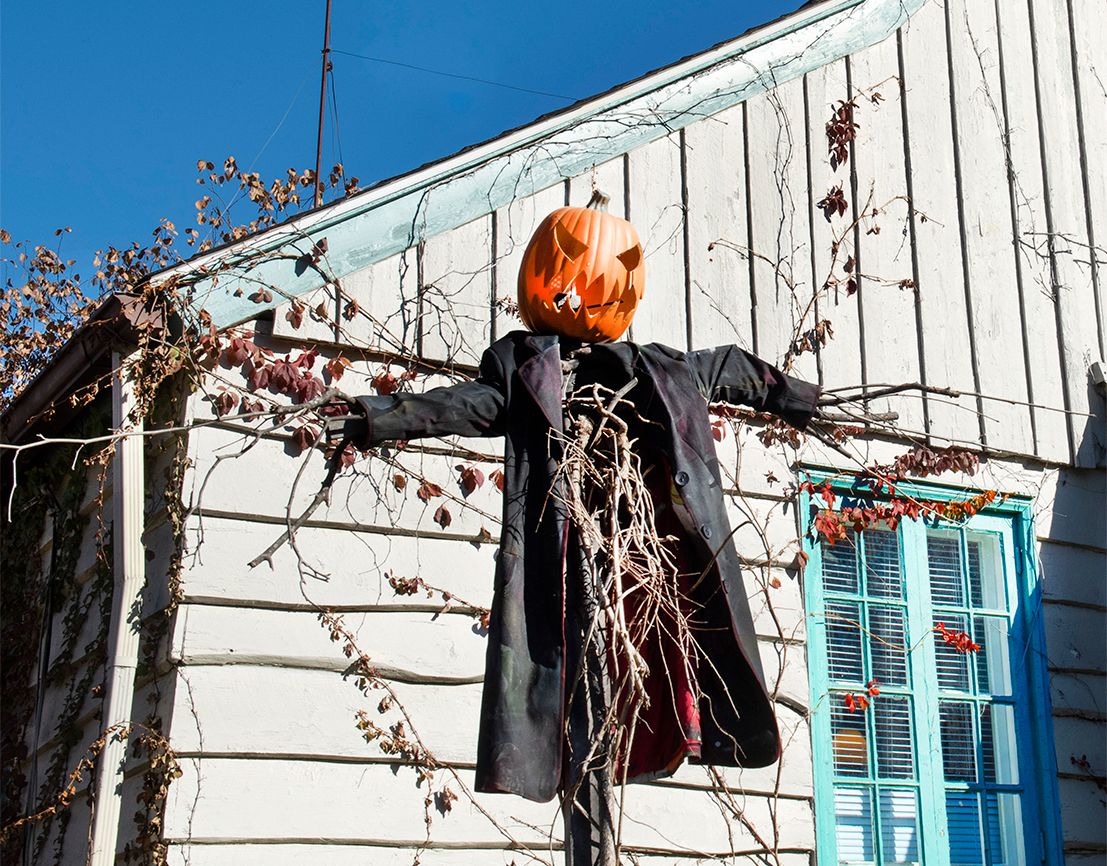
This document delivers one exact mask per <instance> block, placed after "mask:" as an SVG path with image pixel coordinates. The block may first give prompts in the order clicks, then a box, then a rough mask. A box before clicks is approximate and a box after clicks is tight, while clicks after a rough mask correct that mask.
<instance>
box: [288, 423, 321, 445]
mask: <svg viewBox="0 0 1107 866" xmlns="http://www.w3.org/2000/svg"><path fill="white" fill-rule="evenodd" d="M318 438H319V431H318V430H316V429H315V428H314V427H312V426H311V425H309V424H305V425H304V426H302V427H297V428H296V430H295V431H293V433H292V442H293V443H294V444H295V445H296V446H297V447H298V448H299V450H300V451H304V450H305V449H307V448H310V447H311V446H312V445H314V444H315V440H316V439H318Z"/></svg>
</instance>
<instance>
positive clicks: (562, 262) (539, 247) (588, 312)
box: [519, 191, 646, 343]
mask: <svg viewBox="0 0 1107 866" xmlns="http://www.w3.org/2000/svg"><path fill="white" fill-rule="evenodd" d="M607 202H608V198H607V196H605V195H604V194H603V193H601V192H599V191H596V192H594V193H593V194H592V200H591V201H589V202H588V206H587V207H563V208H559V209H558V210H555V211H554V212H553V213H551V214H550V215H549V216H548V217H546V218H545V219H544V220H542V224H541V225H539V226H538V228H537V230H536V231H535V232H534V236H533V237H532V238H531V239H530V244H529V245H528V246H527V251H526V252H525V253H524V254H523V264H522V266H521V267H520V268H519V315H520V317H521V318H522V320H523V324H525V325H526V326H527V327H528V328H530V329H531V330H532V331H536V332H537V333H540V334H559V335H561V336H563V337H571V338H575V339H578V340H583V341H585V342H590V343H604V342H610V341H613V340H618V339H619V337H621V336H622V335H623V332H624V331H625V330H626V329H627V327H628V326H629V325H630V320H631V319H632V318H634V310H635V308H636V307H637V306H638V301H639V300H641V298H642V295H643V293H644V291H645V288H646V264H645V259H644V257H643V255H642V244H641V242H640V241H639V240H638V232H637V231H635V229H634V226H632V225H631V224H630V223H629V222H627V221H626V220H625V219H622V218H620V217H617V216H613V215H612V214H609V213H607V210H606V208H607Z"/></svg>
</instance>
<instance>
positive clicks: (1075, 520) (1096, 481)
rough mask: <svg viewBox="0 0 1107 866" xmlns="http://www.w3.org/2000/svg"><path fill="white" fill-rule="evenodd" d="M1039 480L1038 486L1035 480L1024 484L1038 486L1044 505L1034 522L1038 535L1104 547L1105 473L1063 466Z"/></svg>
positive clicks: (1106, 540) (1106, 527) (1106, 547)
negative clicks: (1042, 512)
mask: <svg viewBox="0 0 1107 866" xmlns="http://www.w3.org/2000/svg"><path fill="white" fill-rule="evenodd" d="M1039 484H1040V489H1039V485H1038V484H1036V485H1034V486H1033V487H1031V486H1030V484H1028V485H1027V486H1026V488H1024V489H1032V490H1034V489H1038V490H1039V492H1038V494H1037V497H1038V499H1039V501H1041V502H1042V503H1043V505H1044V508H1045V513H1044V514H1043V515H1042V517H1041V518H1040V519H1039V521H1038V525H1037V531H1038V537H1039V538H1042V539H1048V540H1050V541H1055V542H1059V543H1068V544H1076V545H1082V546H1085V547H1091V548H1094V549H1096V550H1099V551H1104V550H1107V524H1105V523H1104V520H1103V503H1104V501H1107V476H1105V474H1104V473H1103V472H1102V471H1101V470H1099V471H1097V470H1091V471H1081V470H1074V469H1065V470H1061V471H1060V472H1058V473H1048V474H1046V475H1044V476H1043V477H1042V480H1041V482H1039Z"/></svg>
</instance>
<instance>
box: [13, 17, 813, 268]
mask: <svg viewBox="0 0 1107 866" xmlns="http://www.w3.org/2000/svg"><path fill="white" fill-rule="evenodd" d="M332 2H333V10H332V24H331V28H332V29H331V47H332V48H333V49H336V50H339V51H347V52H351V53H354V54H362V55H368V56H372V57H377V58H383V59H387V60H392V61H398V62H401V63H408V64H413V65H417V66H424V67H429V68H432V69H436V70H443V71H447V72H453V73H457V74H461V75H468V76H472V77H476V78H484V79H490V80H495V81H500V82H505V83H509V84H513V85H515V86H518V87H523V88H529V89H532V90H538V91H546V92H548V93H554V94H562V95H564V96H568V97H576V98H580V97H587V96H590V95H593V94H595V93H599V92H601V91H603V90H606V89H608V88H609V87H612V86H614V85H616V84H619V83H621V82H624V81H628V80H630V79H632V78H635V77H637V76H639V75H641V74H642V73H644V72H647V71H649V70H651V69H655V68H657V67H659V66H664V65H666V64H668V63H671V62H673V61H675V60H678V59H680V58H681V57H684V56H687V55H689V54H694V53H696V52H699V51H702V50H704V49H706V48H708V47H710V46H711V45H714V44H715V43H718V42H721V41H723V40H726V39H730V38H732V37H734V36H737V35H738V34H740V33H742V32H743V31H745V30H747V29H749V28H750V27H754V26H757V25H759V24H762V23H764V22H767V21H770V20H772V19H774V18H776V17H779V16H780V15H782V14H785V13H787V12H790V11H792V10H794V9H796V8H798V6H800V5H802V0H754V2H745V3H742V2H733V0H732V2H721V0H720V2H715V0H705V2H698V3H691V4H685V5H683V6H677V4H673V3H660V2H655V0H643V2H623V0H611V2H606V3H598V2H595V0H593V2H580V0H561V2H557V3H550V4H538V3H504V2H493V0H469V2H465V3H442V2H438V3H429V2H426V0H422V2H411V0H393V2H391V3H372V4H370V3H364V2H362V3H357V2H353V0H332ZM324 8H325V0H313V2H303V0H300V2H292V0H270V2H265V3H260V2H244V3H227V2H223V3H215V2H210V0H206V2H205V0H197V2H191V3H162V4H151V3H137V2H128V0H117V2H110V3H90V2H87V0H86V2H75V0H38V2H32V3H28V2H24V3H19V2H8V3H5V4H4V5H3V10H2V12H0V225H2V226H3V227H4V228H6V229H7V230H8V231H10V232H11V233H12V235H13V236H14V237H15V238H16V239H24V238H25V239H29V240H32V241H35V242H38V241H43V242H46V241H49V242H51V243H53V231H54V229H55V228H58V227H60V226H71V227H72V228H73V234H72V235H70V236H67V237H66V238H65V245H66V246H65V248H64V252H65V253H66V255H67V256H68V257H72V258H76V259H77V260H78V262H79V264H80V265H81V267H82V269H83V268H86V267H87V264H86V263H87V262H88V261H89V260H90V259H91V255H92V252H93V251H94V250H95V249H97V248H99V247H102V246H104V245H107V244H109V243H111V244H115V245H117V246H118V245H121V244H125V243H129V242H130V241H131V240H138V241H139V242H141V243H145V242H146V241H147V240H148V238H149V233H150V231H151V230H152V229H153V227H154V226H155V225H156V224H157V222H158V220H159V219H161V218H162V217H168V218H170V219H172V220H174V221H175V222H176V223H177V225H178V228H184V227H185V226H188V225H193V224H194V221H193V214H194V209H193V204H192V203H193V202H194V201H195V199H196V198H197V197H198V196H199V194H200V188H199V187H197V186H196V184H195V176H196V170H195V168H196V161H197V160H198V159H210V160H212V161H213V162H215V163H217V164H218V163H220V162H221V161H222V160H223V158H224V157H226V156H228V155H230V154H233V155H234V156H235V157H236V158H237V159H238V162H239V165H240V166H242V167H243V168H248V167H250V166H251V165H252V166H253V168H254V170H256V171H259V172H261V174H262V177H263V178H271V177H273V176H275V175H277V174H283V172H284V170H285V169H286V168H290V167H295V168H299V169H303V168H307V167H310V166H312V165H314V162H315V136H316V123H317V113H318V101H319V78H320V54H319V52H320V49H321V47H322V37H323V13H324ZM674 10H676V11H674ZM333 60H334V88H335V96H336V97H337V107H338V112H337V117H338V123H337V127H336V126H335V124H334V113H333V112H332V110H331V104H330V100H329V99H328V106H327V111H328V118H329V119H328V123H327V133H326V138H325V145H324V156H323V164H324V167H325V168H326V167H329V166H330V165H331V164H333V163H334V162H336V161H338V160H339V157H340V156H341V160H342V162H343V163H344V164H345V166H346V168H347V171H348V172H349V173H352V174H356V175H357V176H358V177H359V178H360V179H361V185H362V186H366V185H368V184H369V183H371V182H372V181H374V180H379V179H381V178H385V177H390V176H392V175H395V174H399V173H401V172H404V171H407V170H409V169H411V168H414V167H416V166H418V165H420V164H422V163H424V162H427V161H430V160H433V159H437V158H439V157H442V156H446V155H448V154H450V153H452V152H454V151H456V150H458V149H459V148H462V147H465V146H466V145H469V144H473V143H475V142H477V141H481V140H483V139H486V138H489V137H492V136H494V135H496V134H498V133H500V132H502V131H503V130H506V129H510V128H512V127H515V126H518V125H520V124H524V123H526V122H528V121H530V120H532V119H534V118H535V117H537V116H539V115H541V114H543V113H545V112H548V111H552V110H555V109H557V108H559V107H561V106H564V105H567V104H568V100H565V99H559V98H556V97H552V96H542V95H537V94H533V93H522V92H518V91H514V90H509V89H505V88H501V87H493V86H488V85H484V84H478V83H475V82H469V81H462V80H457V79H452V78H446V77H441V76H437V75H432V74H428V73H425V72H419V71H415V70H412V69H407V68H402V67H399V66H393V65H387V64H383V63H377V62H370V61H366V60H362V59H358V58H354V57H350V56H346V55H343V54H336V55H335V56H334V58H333ZM282 118H284V120H283V123H282V122H281V121H282Z"/></svg>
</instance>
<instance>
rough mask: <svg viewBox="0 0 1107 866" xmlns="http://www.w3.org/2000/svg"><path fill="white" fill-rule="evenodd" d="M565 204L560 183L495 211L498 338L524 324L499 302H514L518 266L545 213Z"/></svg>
mask: <svg viewBox="0 0 1107 866" xmlns="http://www.w3.org/2000/svg"><path fill="white" fill-rule="evenodd" d="M564 205H565V184H564V183H559V184H555V185H554V186H551V187H547V188H546V189H544V190H539V191H537V192H535V193H533V194H531V195H525V194H524V195H520V197H519V198H517V199H515V200H514V201H513V202H512V203H511V204H509V205H508V206H507V207H502V208H500V209H499V210H498V211H496V215H495V220H496V243H495V248H494V250H493V256H492V261H493V262H495V280H494V284H493V286H492V295H493V298H492V303H493V312H492V315H493V327H494V332H495V336H496V338H497V339H498V338H500V337H502V336H504V335H505V334H507V333H510V332H511V331H516V330H519V329H520V328H521V327H522V326H523V324H522V322H520V321H519V318H518V316H511V315H508V314H507V313H505V312H504V310H503V308H502V306H500V304H501V302H508V303H514V302H515V300H516V298H517V297H518V294H519V291H518V287H519V266H520V265H521V264H522V262H523V253H524V252H525V251H526V248H527V243H529V241H530V237H531V235H532V234H533V233H534V230H535V229H536V228H538V224H539V223H540V222H542V220H543V219H545V217H546V214H548V213H549V212H550V211H552V210H556V209H557V208H559V207H564Z"/></svg>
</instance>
